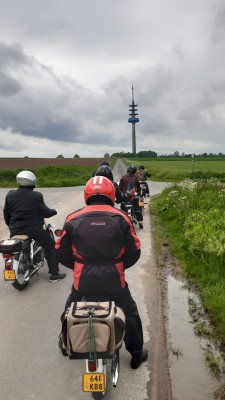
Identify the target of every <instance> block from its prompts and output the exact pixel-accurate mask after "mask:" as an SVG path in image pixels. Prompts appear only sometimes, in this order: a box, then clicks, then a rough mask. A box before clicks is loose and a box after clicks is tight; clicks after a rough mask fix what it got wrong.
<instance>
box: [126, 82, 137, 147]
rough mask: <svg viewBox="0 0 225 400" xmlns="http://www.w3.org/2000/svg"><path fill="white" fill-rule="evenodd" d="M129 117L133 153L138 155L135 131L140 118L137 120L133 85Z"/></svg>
mask: <svg viewBox="0 0 225 400" xmlns="http://www.w3.org/2000/svg"><path fill="white" fill-rule="evenodd" d="M129 107H130V109H129V113H130V114H129V115H130V118H129V119H128V122H129V123H131V124H132V153H134V154H136V131H135V124H136V123H137V122H139V118H137V115H138V113H137V111H138V110H137V104H134V87H133V84H132V104H129Z"/></svg>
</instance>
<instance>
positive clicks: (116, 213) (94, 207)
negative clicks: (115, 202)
mask: <svg viewBox="0 0 225 400" xmlns="http://www.w3.org/2000/svg"><path fill="white" fill-rule="evenodd" d="M56 250H57V255H58V259H59V262H60V263H62V264H63V265H65V266H66V267H69V268H71V269H73V270H74V271H73V277H74V288H75V289H76V290H79V291H81V292H82V293H86V294H88V293H89V294H95V293H104V294H112V293H115V292H117V291H118V290H120V289H121V288H123V287H124V286H125V272H124V270H125V269H126V268H129V267H131V266H132V265H133V264H135V262H136V261H137V260H138V259H139V257H140V241H139V239H138V238H137V236H136V234H135V231H134V228H133V226H132V224H131V222H130V220H129V218H128V217H127V216H126V215H125V214H124V213H123V212H122V211H121V210H118V209H116V208H114V207H112V206H110V205H107V204H91V205H89V206H85V207H84V208H82V209H80V210H78V211H75V212H74V213H72V214H70V215H69V216H68V217H67V218H66V221H65V224H64V228H63V233H62V236H61V237H60V238H59V239H58V240H57V241H56Z"/></svg>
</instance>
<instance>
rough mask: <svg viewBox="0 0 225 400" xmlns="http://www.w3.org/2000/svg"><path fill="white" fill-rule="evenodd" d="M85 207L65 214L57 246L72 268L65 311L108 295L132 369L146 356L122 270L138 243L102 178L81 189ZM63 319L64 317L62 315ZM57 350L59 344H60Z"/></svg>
mask: <svg viewBox="0 0 225 400" xmlns="http://www.w3.org/2000/svg"><path fill="white" fill-rule="evenodd" d="M84 198H85V202H86V206H85V207H84V208H82V209H80V210H77V211H75V212H73V213H72V214H70V215H68V216H67V218H66V221H65V224H64V227H63V233H62V235H61V237H60V238H59V239H58V240H57V242H56V250H57V254H58V258H59V261H60V262H61V263H62V264H63V265H65V266H67V267H68V268H71V269H73V286H72V291H71V294H70V295H69V297H68V299H67V302H66V306H65V310H66V309H67V308H68V307H69V306H70V304H71V303H72V302H74V301H78V300H81V298H82V295H84V294H86V295H87V294H103V295H109V296H110V298H111V299H112V300H114V301H115V303H116V304H117V305H118V306H120V307H121V308H122V309H123V311H124V313H125V315H126V334H125V345H126V349H127V350H128V351H129V352H130V353H131V355H132V359H131V367H132V368H138V367H139V365H140V364H141V362H143V361H145V360H146V359H147V357H148V352H147V349H145V348H143V332H142V324H141V319H140V316H139V313H138V310H137V306H136V303H135V301H134V300H133V298H132V296H131V294H130V291H129V288H128V284H127V283H126V281H125V270H126V269H127V268H130V267H131V266H132V265H134V264H135V262H136V261H137V260H138V259H139V257H140V240H139V239H138V237H137V236H136V234H135V231H134V228H133V226H132V224H131V222H130V220H129V218H128V217H127V216H126V215H125V213H123V212H122V211H121V210H118V209H116V208H114V207H113V205H114V202H115V188H114V186H113V184H112V182H111V181H110V180H109V179H107V178H106V177H103V176H95V177H93V178H91V179H90V180H89V181H88V182H87V184H86V186H85V189H84ZM62 319H63V316H62ZM59 345H60V347H61V349H62V343H61V342H60V341H59Z"/></svg>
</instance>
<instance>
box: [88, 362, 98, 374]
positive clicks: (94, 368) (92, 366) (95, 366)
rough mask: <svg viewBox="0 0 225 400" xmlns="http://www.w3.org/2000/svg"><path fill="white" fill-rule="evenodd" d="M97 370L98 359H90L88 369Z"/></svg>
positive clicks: (90, 370)
mask: <svg viewBox="0 0 225 400" xmlns="http://www.w3.org/2000/svg"><path fill="white" fill-rule="evenodd" d="M96 370H97V360H88V371H89V372H95V371H96Z"/></svg>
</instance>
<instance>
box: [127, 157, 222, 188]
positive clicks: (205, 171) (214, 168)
mask: <svg viewBox="0 0 225 400" xmlns="http://www.w3.org/2000/svg"><path fill="white" fill-rule="evenodd" d="M124 162H125V163H126V164H127V165H129V164H135V165H136V167H137V168H138V166H139V165H141V164H143V165H144V166H145V168H146V169H147V170H148V172H149V173H150V174H151V180H153V181H165V182H168V181H170V182H173V181H179V180H182V179H185V178H190V179H196V178H211V177H216V178H218V179H219V180H220V181H222V182H225V158H220V159H215V158H194V159H191V158H188V159H187V158H180V159H171V158H170V159H162V158H154V159H140V158H133V159H129V160H128V159H124Z"/></svg>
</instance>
